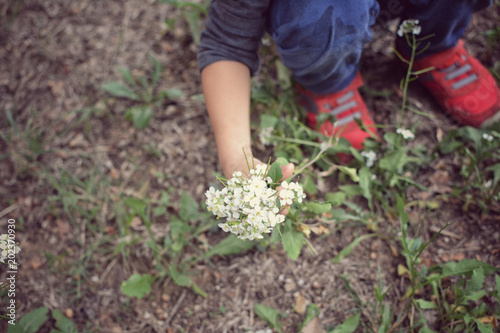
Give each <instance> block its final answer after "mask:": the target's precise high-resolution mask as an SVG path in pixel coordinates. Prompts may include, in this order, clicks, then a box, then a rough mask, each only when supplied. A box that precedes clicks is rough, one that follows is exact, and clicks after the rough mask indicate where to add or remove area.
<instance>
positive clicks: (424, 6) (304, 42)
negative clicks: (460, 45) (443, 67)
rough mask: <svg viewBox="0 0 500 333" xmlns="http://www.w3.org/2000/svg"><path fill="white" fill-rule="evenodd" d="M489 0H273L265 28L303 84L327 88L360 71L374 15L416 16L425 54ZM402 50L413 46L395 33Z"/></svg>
mask: <svg viewBox="0 0 500 333" xmlns="http://www.w3.org/2000/svg"><path fill="white" fill-rule="evenodd" d="M491 2H492V0H379V1H376V0H353V1H350V0H273V1H272V2H271V7H270V12H269V22H268V30H269V32H270V33H271V35H272V37H273V39H274V40H275V42H276V46H277V49H278V52H279V54H280V56H281V59H282V61H283V63H284V65H285V66H287V67H288V68H289V69H290V70H291V71H292V73H293V76H294V78H295V80H296V81H297V82H298V83H299V84H300V85H302V86H303V87H304V88H306V89H308V90H310V91H312V92H314V93H317V94H328V93H332V92H336V91H340V90H342V89H344V88H345V87H347V86H348V85H349V84H350V83H351V81H352V80H353V78H354V76H355V75H356V73H357V72H358V71H359V62H360V58H361V53H362V51H363V47H364V45H365V44H366V43H368V42H369V41H370V40H371V38H372V33H371V29H370V27H371V26H372V25H373V24H375V22H376V20H377V17H378V18H379V19H381V20H390V19H393V18H396V17H400V18H401V19H407V18H412V19H418V20H419V22H420V23H419V25H420V26H421V27H422V31H421V33H420V35H419V36H422V37H423V36H428V35H430V34H434V37H432V38H431V39H429V42H430V47H429V48H428V49H427V50H426V51H425V52H424V53H422V54H421V55H420V57H425V56H427V55H430V54H434V53H437V52H440V51H443V50H446V49H449V48H451V47H453V46H454V45H455V44H456V43H457V41H458V39H459V38H460V37H461V36H462V35H463V33H464V30H465V28H466V27H467V26H468V24H469V22H470V19H471V16H472V13H473V12H475V11H477V10H481V9H484V8H486V7H488V6H489V5H491ZM396 45H397V48H398V50H399V51H400V52H402V53H403V54H406V55H408V54H410V52H411V50H410V48H409V46H408V44H407V42H406V40H405V39H404V38H400V37H398V38H397V40H396Z"/></svg>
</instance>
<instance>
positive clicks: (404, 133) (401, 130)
mask: <svg viewBox="0 0 500 333" xmlns="http://www.w3.org/2000/svg"><path fill="white" fill-rule="evenodd" d="M396 133H398V134H401V135H402V136H403V139H405V140H408V139H415V134H413V132H412V131H410V130H409V129H404V128H398V129H397V130H396Z"/></svg>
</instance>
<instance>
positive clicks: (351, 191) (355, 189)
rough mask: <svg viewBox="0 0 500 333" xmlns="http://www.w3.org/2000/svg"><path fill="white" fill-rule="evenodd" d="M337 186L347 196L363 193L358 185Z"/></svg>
mask: <svg viewBox="0 0 500 333" xmlns="http://www.w3.org/2000/svg"><path fill="white" fill-rule="evenodd" d="M339 188H340V190H341V191H342V192H344V193H345V194H346V195H347V197H348V198H352V197H355V196H357V195H362V194H363V190H362V189H361V187H359V185H340V186H339Z"/></svg>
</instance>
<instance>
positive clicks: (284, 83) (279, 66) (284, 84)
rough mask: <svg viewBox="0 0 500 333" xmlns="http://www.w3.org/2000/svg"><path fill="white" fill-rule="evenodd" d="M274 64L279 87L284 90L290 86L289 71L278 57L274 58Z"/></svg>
mask: <svg viewBox="0 0 500 333" xmlns="http://www.w3.org/2000/svg"><path fill="white" fill-rule="evenodd" d="M275 65H276V72H277V74H278V82H279V85H280V87H281V89H283V90H286V89H288V88H290V87H291V86H292V81H291V75H290V71H289V70H288V68H287V67H286V66H285V65H283V63H282V62H281V60H279V59H277V60H276V62H275Z"/></svg>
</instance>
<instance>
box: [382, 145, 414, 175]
mask: <svg viewBox="0 0 500 333" xmlns="http://www.w3.org/2000/svg"><path fill="white" fill-rule="evenodd" d="M407 162H408V155H406V152H405V151H404V149H402V148H400V149H398V150H395V151H393V152H391V153H389V154H387V155H385V156H384V157H383V158H382V159H381V160H380V163H379V166H380V167H381V168H382V169H384V170H388V171H391V172H396V171H398V170H400V169H402V168H403V166H404V165H405V164H406V163H407Z"/></svg>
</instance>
